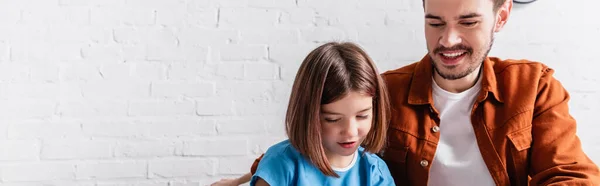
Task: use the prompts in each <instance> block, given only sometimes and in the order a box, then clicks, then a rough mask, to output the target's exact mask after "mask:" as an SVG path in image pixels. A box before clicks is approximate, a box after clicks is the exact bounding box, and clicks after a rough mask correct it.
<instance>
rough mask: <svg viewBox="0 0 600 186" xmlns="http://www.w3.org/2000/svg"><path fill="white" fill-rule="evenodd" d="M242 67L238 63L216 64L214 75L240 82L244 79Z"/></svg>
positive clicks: (242, 65)
mask: <svg viewBox="0 0 600 186" xmlns="http://www.w3.org/2000/svg"><path fill="white" fill-rule="evenodd" d="M244 66H245V65H244V64H239V63H225V64H218V66H217V73H216V75H217V76H219V77H225V78H227V79H236V80H241V79H243V78H244Z"/></svg>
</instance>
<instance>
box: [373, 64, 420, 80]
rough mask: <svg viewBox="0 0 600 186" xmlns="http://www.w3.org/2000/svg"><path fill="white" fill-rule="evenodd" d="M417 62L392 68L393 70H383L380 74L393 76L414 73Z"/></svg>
mask: <svg viewBox="0 0 600 186" xmlns="http://www.w3.org/2000/svg"><path fill="white" fill-rule="evenodd" d="M418 63H419V62H414V63H412V64H409V65H406V66H403V67H400V68H397V69H393V70H388V71H385V72H384V73H383V74H381V75H382V76H383V77H393V76H404V75H411V74H413V73H414V71H415V68H416V66H417V64H418Z"/></svg>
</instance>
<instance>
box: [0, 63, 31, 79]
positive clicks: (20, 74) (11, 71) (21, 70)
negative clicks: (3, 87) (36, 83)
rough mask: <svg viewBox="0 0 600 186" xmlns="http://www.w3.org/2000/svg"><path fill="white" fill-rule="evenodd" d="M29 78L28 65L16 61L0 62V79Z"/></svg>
mask: <svg viewBox="0 0 600 186" xmlns="http://www.w3.org/2000/svg"><path fill="white" fill-rule="evenodd" d="M28 79H29V67H28V66H27V65H23V64H17V63H0V81H2V82H24V81H27V80H28Z"/></svg>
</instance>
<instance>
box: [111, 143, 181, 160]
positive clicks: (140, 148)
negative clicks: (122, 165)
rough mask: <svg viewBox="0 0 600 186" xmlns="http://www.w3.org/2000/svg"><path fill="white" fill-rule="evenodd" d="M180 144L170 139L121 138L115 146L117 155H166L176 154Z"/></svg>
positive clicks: (141, 156) (139, 156)
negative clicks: (169, 140)
mask: <svg viewBox="0 0 600 186" xmlns="http://www.w3.org/2000/svg"><path fill="white" fill-rule="evenodd" d="M179 145H180V144H179V143H176V142H168V141H162V140H161V141H149V140H127V141H126V140H121V141H119V143H118V144H117V146H116V147H115V156H116V157H131V158H143V157H165V156H173V155H175V150H176V149H177V148H178V146H179Z"/></svg>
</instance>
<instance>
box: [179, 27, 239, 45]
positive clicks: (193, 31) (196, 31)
mask: <svg viewBox="0 0 600 186" xmlns="http://www.w3.org/2000/svg"><path fill="white" fill-rule="evenodd" d="M177 35H178V38H179V42H180V43H181V45H184V46H202V45H206V44H207V43H210V44H211V45H212V46H215V45H216V46H219V45H225V44H231V43H238V42H239V40H240V38H239V31H237V30H235V29H205V28H182V29H181V30H180V31H179V32H178V33H177Z"/></svg>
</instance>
